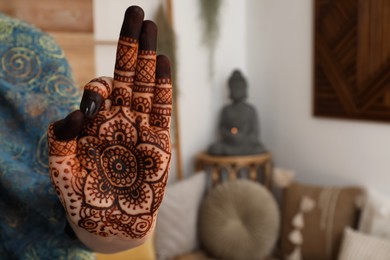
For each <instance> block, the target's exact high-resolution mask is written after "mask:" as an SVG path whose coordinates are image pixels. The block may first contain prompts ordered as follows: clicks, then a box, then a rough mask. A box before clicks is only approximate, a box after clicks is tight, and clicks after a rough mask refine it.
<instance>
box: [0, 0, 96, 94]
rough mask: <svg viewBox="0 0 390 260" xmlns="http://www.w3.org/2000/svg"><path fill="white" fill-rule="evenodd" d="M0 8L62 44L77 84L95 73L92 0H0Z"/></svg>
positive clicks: (87, 79) (82, 84) (81, 84)
mask: <svg viewBox="0 0 390 260" xmlns="http://www.w3.org/2000/svg"><path fill="white" fill-rule="evenodd" d="M0 11H1V12H4V13H6V14H8V15H10V16H13V17H16V18H18V19H21V20H24V21H26V22H29V23H31V24H34V25H35V26H36V27H38V28H40V29H41V30H43V31H45V32H47V33H49V34H50V35H52V36H53V37H54V38H55V39H56V41H57V42H58V44H59V45H60V46H61V47H62V48H63V50H64V52H65V55H66V57H67V59H68V61H69V63H70V66H71V67H72V71H73V74H74V77H75V80H76V83H77V85H79V86H80V87H82V86H84V84H85V83H87V82H88V81H89V80H90V79H92V78H93V77H95V53H94V47H95V43H94V35H93V1H92V0H66V1H65V0H33V1H32V0H0Z"/></svg>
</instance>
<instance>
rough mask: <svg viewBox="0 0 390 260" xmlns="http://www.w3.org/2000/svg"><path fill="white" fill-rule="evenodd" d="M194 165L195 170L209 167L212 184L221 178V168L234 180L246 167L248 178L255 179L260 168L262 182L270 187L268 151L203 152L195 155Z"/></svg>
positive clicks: (270, 170)
mask: <svg viewBox="0 0 390 260" xmlns="http://www.w3.org/2000/svg"><path fill="white" fill-rule="evenodd" d="M195 167H196V170H197V171H200V170H207V169H209V168H211V179H212V183H213V186H215V185H216V184H217V183H219V182H220V181H221V180H222V178H221V174H222V172H223V170H225V171H227V174H228V179H229V180H235V179H237V178H238V173H239V172H240V171H241V170H242V169H247V170H248V173H249V178H250V179H251V180H254V181H256V180H257V179H258V173H259V170H260V169H261V170H262V173H263V174H264V175H263V184H264V185H265V186H266V187H267V188H268V189H271V177H272V176H271V174H272V156H271V154H270V153H262V154H257V155H245V156H214V155H210V154H207V153H204V152H203V153H200V154H198V155H197V156H196V162H195Z"/></svg>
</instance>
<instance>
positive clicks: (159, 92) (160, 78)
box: [150, 55, 172, 129]
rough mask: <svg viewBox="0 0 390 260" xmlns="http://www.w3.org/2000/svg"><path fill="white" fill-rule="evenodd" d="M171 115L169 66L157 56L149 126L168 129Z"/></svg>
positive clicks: (164, 59)
mask: <svg viewBox="0 0 390 260" xmlns="http://www.w3.org/2000/svg"><path fill="white" fill-rule="evenodd" d="M171 113H172V82H171V65H170V63H169V59H168V58H167V57H166V56H164V55H159V56H157V62H156V87H155V90H154V98H153V105H152V113H151V114H150V125H151V126H155V127H158V128H162V129H169V126H170V122H171Z"/></svg>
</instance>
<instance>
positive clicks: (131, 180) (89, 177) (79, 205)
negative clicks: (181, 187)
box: [49, 107, 171, 238]
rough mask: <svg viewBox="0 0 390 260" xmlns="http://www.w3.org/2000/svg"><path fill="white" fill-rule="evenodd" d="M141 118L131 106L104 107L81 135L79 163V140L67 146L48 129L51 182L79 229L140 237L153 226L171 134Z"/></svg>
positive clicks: (168, 159)
mask: <svg viewBox="0 0 390 260" xmlns="http://www.w3.org/2000/svg"><path fill="white" fill-rule="evenodd" d="M142 120H143V119H142V118H140V117H139V116H138V117H137V116H136V115H135V114H134V112H133V111H131V110H130V108H127V107H116V108H115V109H113V110H111V111H101V112H100V113H99V115H98V117H97V118H96V120H92V121H91V122H88V123H87V124H86V126H85V127H84V130H83V133H82V134H81V136H80V137H79V139H78V145H77V146H78V148H77V158H78V160H79V162H80V163H79V165H77V164H76V157H75V156H74V155H72V153H73V152H74V151H75V141H74V142H73V143H72V146H71V148H68V146H69V145H68V146H66V145H61V142H58V141H55V140H54V139H53V138H54V137H53V134H52V133H51V132H49V138H50V141H49V142H50V143H51V145H50V147H51V152H50V154H51V155H52V158H51V163H50V168H51V176H52V179H53V183H54V184H55V185H56V186H57V187H58V189H57V192H58V193H59V196H60V197H61V198H62V202H63V203H64V206H65V208H66V209H67V211H68V214H69V215H70V216H72V217H73V220H74V221H75V223H77V224H78V225H79V226H80V227H83V228H84V229H86V230H88V231H90V232H92V233H95V234H97V235H102V236H112V235H115V236H120V237H123V238H140V237H142V236H145V235H146V234H147V232H148V231H149V230H150V228H151V227H152V225H153V223H154V221H155V216H156V213H157V209H158V207H159V205H160V203H161V200H162V196H163V193H164V187H165V184H166V179H167V173H168V168H169V162H170V158H171V155H170V145H169V132H167V131H164V130H162V129H160V131H157V132H156V131H152V130H150V129H149V128H148V127H145V126H142ZM65 148H67V149H65ZM57 151H60V153H57ZM64 151H68V152H64ZM72 156H73V158H69V157H72ZM63 157H65V158H63ZM69 159H71V160H70V163H67V164H66V165H62V162H65V161H68V162H69ZM80 164H81V165H80ZM80 166H82V167H80ZM80 169H85V170H84V171H82V170H80ZM59 172H62V174H59ZM79 172H82V173H81V174H80V173H79ZM64 178H65V179H66V180H65V182H64ZM60 182H63V183H64V184H65V186H63V187H61V186H59V183H60ZM114 216H115V218H114ZM122 219H126V221H122Z"/></svg>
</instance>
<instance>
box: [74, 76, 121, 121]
mask: <svg viewBox="0 0 390 260" xmlns="http://www.w3.org/2000/svg"><path fill="white" fill-rule="evenodd" d="M112 89H113V79H112V78H109V77H100V78H96V79H93V80H91V81H90V82H89V83H88V84H87V85H85V87H84V93H83V98H82V99H81V103H80V110H81V111H82V112H83V113H84V115H85V117H87V118H93V117H95V116H96V115H97V113H98V112H99V110H100V109H101V108H102V104H103V103H104V101H105V100H106V99H107V98H108V97H109V96H110V95H111V92H112Z"/></svg>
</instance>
